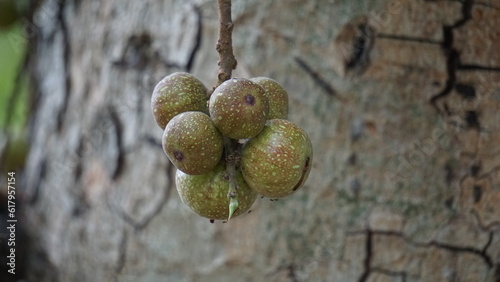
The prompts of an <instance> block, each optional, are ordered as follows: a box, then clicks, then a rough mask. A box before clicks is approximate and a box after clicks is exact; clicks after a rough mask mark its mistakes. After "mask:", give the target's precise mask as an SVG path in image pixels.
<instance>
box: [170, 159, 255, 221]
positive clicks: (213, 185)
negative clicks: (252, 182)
mask: <svg viewBox="0 0 500 282" xmlns="http://www.w3.org/2000/svg"><path fill="white" fill-rule="evenodd" d="M235 178H236V183H237V184H238V189H237V192H236V195H235V196H234V197H233V198H231V200H233V199H237V202H238V208H237V209H236V210H235V211H234V213H233V214H232V218H234V217H236V216H238V215H240V214H243V213H245V212H246V211H248V210H249V209H250V207H252V204H253V203H254V202H255V200H256V199H257V192H255V191H254V190H253V189H251V188H250V187H249V186H248V185H247V184H246V182H245V180H244V179H243V176H242V175H241V172H239V171H238V172H237V173H236V177H235ZM175 184H176V187H177V192H179V196H180V197H181V199H182V201H183V202H184V203H185V204H186V205H187V206H189V207H190V208H191V209H192V210H193V211H194V212H195V213H197V214H198V215H200V216H203V217H206V218H209V219H214V220H219V219H220V220H227V219H228V217H229V208H228V207H230V202H231V200H230V199H229V198H228V197H227V193H228V190H229V177H228V175H227V172H226V165H225V163H224V162H221V163H219V165H217V166H216V167H215V169H213V170H211V171H209V172H207V173H205V174H202V175H188V174H185V173H183V172H182V171H180V170H177V173H176V175H175Z"/></svg>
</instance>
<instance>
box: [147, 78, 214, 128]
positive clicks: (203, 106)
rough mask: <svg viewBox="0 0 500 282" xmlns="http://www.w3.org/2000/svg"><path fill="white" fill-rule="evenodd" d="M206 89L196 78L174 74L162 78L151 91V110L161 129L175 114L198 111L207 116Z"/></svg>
mask: <svg viewBox="0 0 500 282" xmlns="http://www.w3.org/2000/svg"><path fill="white" fill-rule="evenodd" d="M207 100H208V96H207V89H206V87H205V86H204V85H203V83H201V81H199V80H198V79H197V78H196V77H194V76H193V75H191V74H189V73H185V72H176V73H173V74H170V75H168V76H166V77H165V78H163V79H162V80H161V81H160V82H159V83H158V84H157V85H156V87H155V89H154V90H153V95H152V97H151V109H152V111H153V116H154V119H155V121H156V123H157V124H158V126H160V127H161V128H162V129H165V126H166V125H167V123H168V122H169V121H170V120H171V119H172V118H173V117H174V116H176V115H177V114H179V113H182V112H187V111H200V112H204V113H207V114H208V107H207Z"/></svg>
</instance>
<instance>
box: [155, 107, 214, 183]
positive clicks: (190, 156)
mask: <svg viewBox="0 0 500 282" xmlns="http://www.w3.org/2000/svg"><path fill="white" fill-rule="evenodd" d="M162 146H163V151H164V152H165V154H166V155H167V156H168V158H169V159H170V161H171V162H172V163H173V164H174V165H175V166H176V167H177V168H178V169H180V170H182V171H183V172H185V173H187V174H203V173H206V172H208V171H210V170H212V169H213V168H214V167H215V166H216V165H217V164H218V163H219V161H220V159H221V157H222V151H223V137H222V134H221V133H220V132H219V130H217V128H216V127H215V125H214V124H213V123H212V121H211V120H210V117H209V116H208V115H206V114H204V113H202V112H184V113H181V114H178V115H176V116H175V117H174V118H173V119H172V120H170V122H169V123H168V124H167V126H166V127H165V131H164V132H163V139H162Z"/></svg>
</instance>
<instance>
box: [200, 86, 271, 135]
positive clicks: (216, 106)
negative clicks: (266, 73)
mask: <svg viewBox="0 0 500 282" xmlns="http://www.w3.org/2000/svg"><path fill="white" fill-rule="evenodd" d="M209 111H210V117H211V118H212V121H213V122H214V124H215V126H217V128H218V129H219V130H220V131H221V133H222V134H223V135H224V136H227V137H229V138H232V139H245V138H252V137H254V136H256V135H257V134H258V133H259V132H260V131H261V130H262V128H263V127H264V124H265V122H266V120H267V116H268V114H269V105H268V101H267V98H266V97H265V94H264V89H263V88H262V87H260V86H259V85H258V84H256V83H254V82H251V81H250V80H248V79H244V78H232V79H229V80H227V81H225V82H224V83H222V84H221V85H219V87H217V88H216V89H215V90H214V92H213V93H212V96H211V97H210V105H209Z"/></svg>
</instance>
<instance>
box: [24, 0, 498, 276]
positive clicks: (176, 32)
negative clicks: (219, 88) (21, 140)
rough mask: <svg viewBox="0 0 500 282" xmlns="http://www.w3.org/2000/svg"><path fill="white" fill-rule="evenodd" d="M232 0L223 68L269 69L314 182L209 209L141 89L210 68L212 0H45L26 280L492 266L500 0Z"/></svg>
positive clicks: (244, 72) (37, 52) (481, 269)
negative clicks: (184, 192)
mask: <svg viewBox="0 0 500 282" xmlns="http://www.w3.org/2000/svg"><path fill="white" fill-rule="evenodd" d="M278 2H279V1H255V0H252V1H243V0H235V1H233V3H232V9H233V23H234V29H233V49H234V54H235V56H236V59H237V61H238V67H237V69H236V70H235V71H234V72H233V76H243V77H254V76H268V77H271V78H273V79H275V80H277V81H278V82H280V83H281V84H282V85H283V86H284V87H285V89H287V90H288V92H289V95H290V115H289V119H290V120H291V121H293V122H295V123H297V124H299V125H300V126H301V127H302V128H304V129H305V131H306V132H307V133H308V134H309V136H310V138H311V140H312V143H313V148H314V163H313V168H312V171H311V174H310V177H309V179H308V181H307V182H306V184H305V187H303V188H302V189H301V190H300V191H298V192H297V193H296V194H294V195H292V196H290V197H288V198H285V199H281V200H279V201H269V200H268V199H259V200H258V201H257V202H256V204H255V205H254V207H253V208H252V212H251V213H250V214H247V215H244V216H241V217H237V218H235V219H232V220H231V221H230V222H229V223H226V224H223V223H221V222H216V223H215V224H210V222H209V220H208V219H203V218H200V217H199V216H197V215H195V214H194V213H193V212H191V211H190V210H189V209H188V208H187V207H186V206H184V205H183V204H182V202H181V200H180V198H179V197H178V195H177V193H176V189H175V184H174V167H173V166H172V165H171V164H170V163H169V162H168V159H167V157H166V156H165V155H164V153H163V151H162V148H161V145H160V137H161V133H162V132H161V130H160V129H159V128H158V127H157V126H156V124H155V122H154V121H153V118H152V114H151V110H150V97H151V93H152V90H153V88H154V86H155V84H156V83H157V81H159V80H160V79H161V78H162V77H164V76H165V75H168V74H170V73H172V72H175V71H187V72H191V73H193V74H194V75H196V76H198V77H199V78H200V79H201V80H202V81H203V82H204V83H205V84H206V85H207V87H208V88H211V87H212V86H215V85H216V84H217V74H218V66H217V51H216V50H215V46H216V41H217V32H218V28H219V27H218V16H217V9H216V8H217V7H216V2H215V1H201V0H191V1H181V0H173V1H130V0H123V1H70V0H67V1H62V0H59V1H58V0H46V1H43V2H41V4H40V6H39V7H37V10H36V12H35V14H34V25H35V26H36V29H35V32H34V33H33V34H34V37H32V38H31V42H32V43H33V44H34V45H32V46H36V48H33V50H32V54H31V56H30V60H31V74H32V77H33V83H34V89H36V91H35V93H34V96H35V109H34V112H33V115H32V121H31V127H30V134H31V151H30V154H29V158H28V164H27V167H26V173H25V175H26V177H25V184H26V185H25V188H24V190H23V193H24V196H25V198H26V202H25V203H24V210H23V214H24V217H23V218H24V219H23V222H24V225H25V226H26V227H27V228H28V233H29V236H30V238H31V246H32V249H31V251H30V256H29V265H28V271H27V275H28V280H29V281H132V280H133V281H500V205H499V204H498V203H500V147H499V146H498V144H500V111H499V110H500V94H499V91H500V45H499V42H500V34H499V33H498V26H500V2H499V1H494V0H491V1H488V0H481V1H479V0H477V1H471V0H465V1H444V0H443V1H424V0H411V1H410V0H377V1H328V0H316V1H299V0H292V1H287V2H286V3H282V2H279V3H278Z"/></svg>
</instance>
